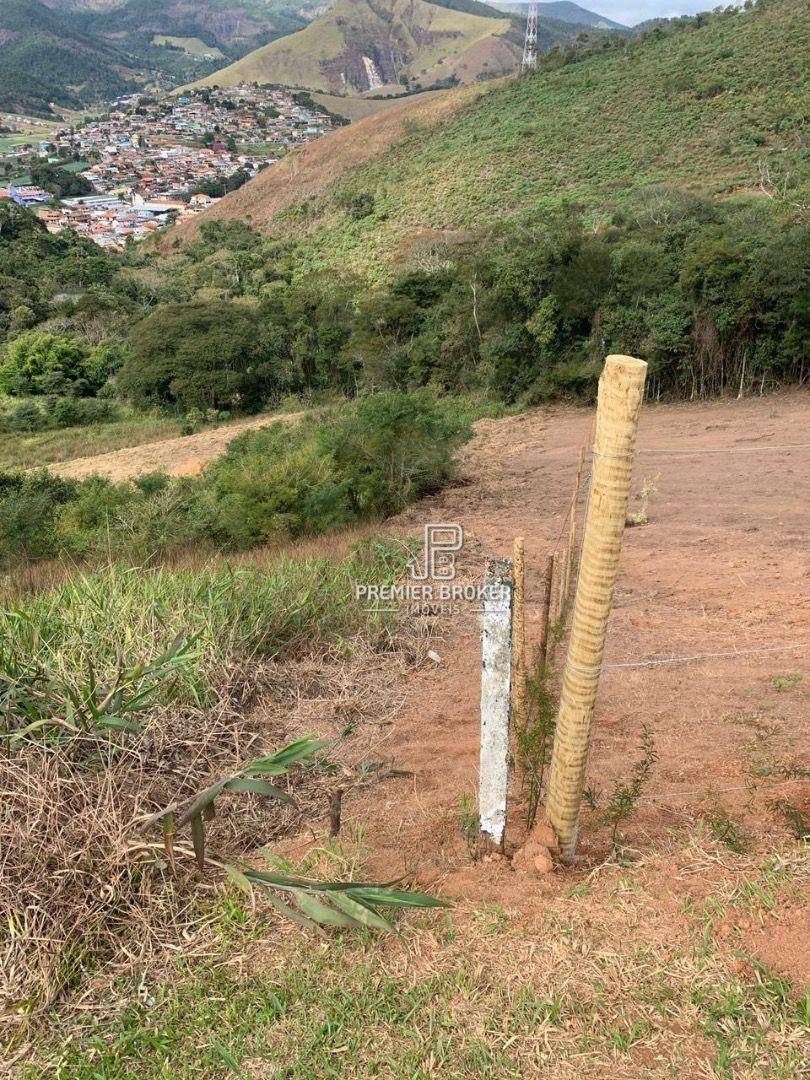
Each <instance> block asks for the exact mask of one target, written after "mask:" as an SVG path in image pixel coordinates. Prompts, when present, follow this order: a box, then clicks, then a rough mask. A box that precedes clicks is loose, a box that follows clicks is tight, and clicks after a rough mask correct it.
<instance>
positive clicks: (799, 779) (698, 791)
mask: <svg viewBox="0 0 810 1080" xmlns="http://www.w3.org/2000/svg"><path fill="white" fill-rule="evenodd" d="M806 783H808V780H807V777H805V776H796V777H792V778H791V779H790V780H774V781H773V783H771V784H756V783H755V782H754V779H753V778H752V779H751V783H750V784H735V785H734V786H733V787H720V788H689V789H682V790H680V791H664V792H662V793H661V794H660V795H639V797H638V801H639V802H649V801H651V800H655V799H675V798H680V796H681V795H725V794H726V793H727V792H729V791H752V790H753V791H754V792H755V794H757V795H759V794H760V793H761V792H763V791H771V790H772V789H773V788H780V787H789V786H790V785H791V784H806Z"/></svg>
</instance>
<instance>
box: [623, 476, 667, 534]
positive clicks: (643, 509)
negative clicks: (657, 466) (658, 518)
mask: <svg viewBox="0 0 810 1080" xmlns="http://www.w3.org/2000/svg"><path fill="white" fill-rule="evenodd" d="M660 479H661V473H660V472H659V473H656V474H655V476H645V477H644V483H643V484H642V485H641V490H640V491H639V493H638V494H637V495H636V501H637V503H638V509H637V510H636V511H635V512H634V513H632V514H628V515H627V521H626V524H627V525H628V526H630V527H632V526H633V525H646V524H647V523H648V521H649V517H648V516H647V511H648V510H649V507H650V499H651V498H652V497H653V495H655V493H656V492H657V491H658V481H659V480H660Z"/></svg>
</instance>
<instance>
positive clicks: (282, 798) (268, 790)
mask: <svg viewBox="0 0 810 1080" xmlns="http://www.w3.org/2000/svg"><path fill="white" fill-rule="evenodd" d="M326 745H327V744H326V743H325V742H321V741H319V740H316V739H313V738H312V736H311V735H306V736H304V738H302V739H298V740H297V741H296V742H292V743H290V744H289V745H288V746H285V747H283V749H281V750H278V751H277V752H276V753H275V754H270V755H269V756H268V757H263V758H257V760H256V761H252V762H251V763H250V764H249V765H246V766H245V767H244V768H243V769H240V770H239V772H237V773H234V774H233V775H232V776H226V777H225V778H224V779H223V780H217V782H216V783H215V784H211V785H210V786H209V787H207V788H204V789H203V791H200V792H199V793H198V794H197V795H192V796H191V797H190V798H188V799H185V800H184V801H183V802H180V803H171V804H170V805H169V806H167V807H165V808H164V809H163V810H160V811H158V813H157V814H152V815H151V816H150V817H149V818H147V819H146V821H145V822H144V824H145V825H150V824H154V823H155V822H160V823H161V824H162V825H163V844H164V847H165V849H166V857H167V858H168V860H169V864H170V865H171V867H172V869H174V866H175V858H174V857H175V851H174V837H175V833H176V832H177V830H178V829H181V828H182V827H183V826H184V825H190V826H191V842H192V845H193V847H194V855H195V856H196V859H197V865H198V866H199V868H200V869H201V870H202V869H203V868H204V866H205V822H206V821H210V820H211V819H212V818H213V817H214V814H215V807H214V804H215V802H216V799H217V798H218V797H219V796H220V795H221V794H222V792H223V791H244V792H247V793H248V794H252V795H259V796H261V797H262V798H267V799H277V800H278V801H279V802H286V803H292V801H293V800H292V798H291V797H290V795H289V794H288V793H287V792H286V791H284V790H283V789H282V788H279V787H276V786H275V784H271V783H269V782H268V781H267V780H264V779H262V777H264V776H282V775H283V774H284V773H286V772H287V771H288V770H289V769H290V766H292V765H295V764H297V763H299V762H301V761H305V760H307V759H308V758H311V757H312V756H313V755H314V754H316V753H317V752H318V751H319V750H322V749H323V748H324V747H325V746H326Z"/></svg>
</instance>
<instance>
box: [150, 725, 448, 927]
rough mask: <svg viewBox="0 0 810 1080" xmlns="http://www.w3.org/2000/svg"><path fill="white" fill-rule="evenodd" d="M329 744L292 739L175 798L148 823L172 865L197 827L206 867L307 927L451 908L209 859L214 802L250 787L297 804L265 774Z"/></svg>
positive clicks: (419, 896)
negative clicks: (180, 840)
mask: <svg viewBox="0 0 810 1080" xmlns="http://www.w3.org/2000/svg"><path fill="white" fill-rule="evenodd" d="M326 745H327V744H326V743H325V742H322V741H320V740H317V739H313V737H312V736H311V735H306V736H304V738H302V739H298V740H297V741H296V742H293V743H290V744H289V745H287V746H285V747H283V748H282V749H281V750H278V751H276V753H275V754H270V755H268V756H267V757H263V758H258V759H257V760H256V761H252V762H251V763H250V764H249V765H247V766H245V768H244V769H241V770H240V771H239V772H238V773H234V775H233V776H228V777H226V778H225V779H224V780H218V781H217V782H216V783H215V784H211V785H210V786H209V787H207V788H205V789H204V790H203V791H201V792H199V794H197V795H193V796H191V798H189V799H186V800H184V801H183V802H181V803H172V804H171V805H170V806H167V807H166V808H165V809H163V810H161V811H159V813H157V814H153V815H151V817H149V818H147V819H146V821H145V822H144V824H145V825H150V824H154V823H156V822H161V823H162V825H163V844H164V848H165V851H166V857H167V858H168V860H169V864H170V866H171V867H172V869H173V870H174V868H175V846H174V837H175V833H176V831H177V829H179V828H182V827H183V826H184V825H190V826H191V841H192V846H193V849H194V857H195V859H196V861H197V865H198V866H199V868H200V869H203V868H204V866H205V864H206V862H208V863H210V864H212V865H214V866H217V867H219V868H220V869H223V870H224V871H225V872H226V874H227V875H228V878H229V879H230V880H231V882H233V884H234V885H236V886H237V887H238V888H240V889H242V890H243V892H245V893H247V894H248V895H249V896H250V897H251V899H252V898H253V890H254V886H255V887H258V888H259V889H261V891H262V893H263V894H264V896H265V898H266V899H267V901H268V902H269V903H270V904H271V905H272V906H273V907H274V908H275V909H276V910H277V911H278V912H279V913H280V914H282V915H284V916H285V918H287V919H290V920H291V921H292V922H295V923H298V924H299V925H303V926H307V927H315V928H316V929H320V927H321V926H336V927H344V928H346V929H354V928H357V927H369V928H371V929H376V930H386V931H388V930H393V926H392V924H391V923H390V922H389V921H388V920H387V919H384V918H383V917H382V915H380V914H379V912H378V911H377V910H376V909H377V908H378V907H383V908H434V907H447V906H448V905H447V903H446V902H445V901H443V900H438V899H436V898H435V897H433V896H428V895H427V894H425V893H418V892H409V891H408V890H405V889H396V888H393V887H392V886H393V884H394V883H390V884H387V885H375V884H363V883H358V882H342V881H332V882H325V881H317V880H314V879H311V878H305V877H297V876H293V875H291V874H288V873H269V872H266V871H260V870H255V869H253V868H252V867H246V866H242V867H239V866H235V865H231V864H227V863H222V862H220V861H219V860H218V859H213V858H211V857H208V858H206V854H205V822H206V821H210V820H211V819H212V818H213V816H214V813H215V808H214V803H215V801H216V799H217V797H218V796H219V795H221V794H222V792H223V791H244V792H247V793H248V794H252V795H259V796H261V797H262V798H270V799H277V800H279V801H281V802H287V803H291V802H292V798H291V797H290V795H289V794H288V793H287V792H286V791H284V790H282V789H281V788H278V787H276V786H275V785H274V784H271V783H268V781H267V780H264V779H262V778H263V777H265V776H281V775H283V774H284V773H286V772H288V770H289V769H290V767H291V766H292V765H295V764H299V763H300V762H303V761H306V760H308V759H311V758H312V757H313V755H315V754H316V753H317V752H318V751H320V750H322V749H323V748H324V747H325V746H326ZM277 892H281V893H284V894H288V895H289V896H290V897H291V898H292V899H293V900H294V901H295V904H296V905H297V909H298V910H296V909H295V908H292V907H291V906H290V905H289V904H287V903H286V902H285V901H283V900H281V899H280V898H279V897H278V896H277V895H275V894H276V893H277Z"/></svg>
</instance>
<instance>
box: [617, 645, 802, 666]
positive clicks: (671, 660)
mask: <svg viewBox="0 0 810 1080" xmlns="http://www.w3.org/2000/svg"><path fill="white" fill-rule="evenodd" d="M797 649H810V641H797V642H785V643H784V644H782V645H767V646H765V647H764V648H755V649H735V650H733V651H729V652H711V653H695V654H693V655H690V656H667V657H662V658H661V659H651V660H628V661H623V662H621V663H618V664H604V665H603V667H602V670H603V671H605V670H607V671H617V670H620V669H627V668H647V667H658V666H659V665H662V664H686V663H691V662H692V661H695V660H726V659H729V658H732V657H737V656H766V655H768V654H770V653H777V652H791V651H793V650H797Z"/></svg>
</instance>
